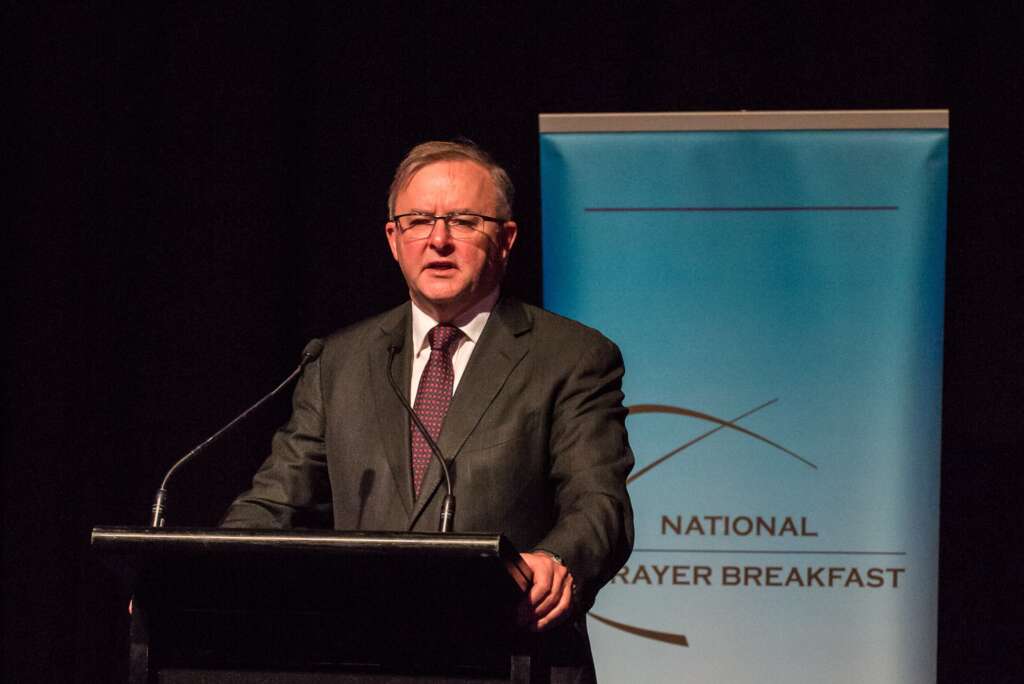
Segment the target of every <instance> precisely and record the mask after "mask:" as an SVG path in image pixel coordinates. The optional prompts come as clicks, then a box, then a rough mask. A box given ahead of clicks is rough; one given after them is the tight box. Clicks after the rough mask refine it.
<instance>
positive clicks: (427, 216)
mask: <svg viewBox="0 0 1024 684" xmlns="http://www.w3.org/2000/svg"><path fill="white" fill-rule="evenodd" d="M406 216H418V217H419V218H424V219H431V222H430V224H431V232H432V231H433V229H434V227H436V226H437V222H438V220H441V221H443V222H444V225H445V227H446V228H448V230H451V225H450V224H449V221H451V220H452V219H453V218H455V217H456V216H473V217H475V218H478V219H483V220H484V221H485V222H487V221H490V222H491V223H497V224H499V225H504V224H505V223H508V221H509V219H503V218H498V217H497V216H488V215H486V214H478V213H477V212H475V211H453V212H450V213H448V214H441V215H437V214H425V213H422V212H418V211H409V212H406V213H404V214H397V215H395V216H392V217H391V219H390V220H391V221H392V222H394V224H395V225H396V226H398V232H399V233H401V234H402V235H405V234H406V232H407V231H409V230H412V227H411V226H410V227H409V228H403V227H402V222H401V221H399V219H402V218H405V217H406ZM471 230H473V231H475V232H477V233H482V234H483V235H487V233H484V232H483V231H482V230H477V229H476V228H471ZM428 235H429V233H428ZM488 237H490V236H488Z"/></svg>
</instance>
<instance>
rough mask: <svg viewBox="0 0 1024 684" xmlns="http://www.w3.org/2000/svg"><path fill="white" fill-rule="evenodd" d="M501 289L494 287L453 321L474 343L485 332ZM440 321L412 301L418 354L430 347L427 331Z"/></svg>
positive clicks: (415, 351) (413, 331)
mask: <svg viewBox="0 0 1024 684" xmlns="http://www.w3.org/2000/svg"><path fill="white" fill-rule="evenodd" d="M500 290H501V288H498V287H496V288H494V290H493V291H492V292H491V293H490V294H489V295H487V296H486V297H484V298H483V299H481V300H480V301H479V302H477V303H476V305H474V306H473V307H472V308H470V309H469V310H467V311H465V312H464V313H463V314H462V315H460V316H459V317H458V318H457V319H455V320H454V321H452V323H453V325H455V327H457V328H458V329H459V330H461V331H462V334H463V335H465V336H466V339H467V340H469V341H470V342H472V343H473V344H476V341H477V340H478V339H480V334H481V333H483V331H484V326H485V325H487V319H488V318H490V316H491V311H492V310H493V309H494V305H495V304H496V303H497V302H498V295H499V294H500ZM438 323H439V321H436V320H434V318H433V317H431V316H430V314H428V313H426V312H425V311H423V310H422V309H420V308H419V307H418V306H416V302H415V301H414V302H412V339H413V341H414V342H415V346H414V347H413V352H414V353H415V354H416V355H419V353H420V352H421V351H422V350H423V349H424V348H429V347H430V342H428V341H427V333H429V332H430V329H431V328H433V327H434V326H435V325H437V324H438Z"/></svg>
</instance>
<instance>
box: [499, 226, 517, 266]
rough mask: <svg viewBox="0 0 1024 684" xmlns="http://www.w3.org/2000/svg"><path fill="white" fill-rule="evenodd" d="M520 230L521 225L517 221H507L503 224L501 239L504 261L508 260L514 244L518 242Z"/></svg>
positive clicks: (500, 244) (502, 258)
mask: <svg viewBox="0 0 1024 684" xmlns="http://www.w3.org/2000/svg"><path fill="white" fill-rule="evenodd" d="M518 232H519V226H517V225H516V222H515V221H505V223H504V225H502V227H501V235H500V240H499V246H500V252H501V260H502V261H507V260H508V255H509V253H510V252H511V251H512V245H514V244H515V243H516V235H517V234H518Z"/></svg>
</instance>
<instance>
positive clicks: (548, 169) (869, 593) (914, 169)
mask: <svg viewBox="0 0 1024 684" xmlns="http://www.w3.org/2000/svg"><path fill="white" fill-rule="evenodd" d="M540 121H541V135H540V146H541V176H542V201H543V227H544V239H543V249H544V299H545V306H546V307H547V308H548V309H551V310H553V311H555V312H558V313H561V314H564V315H566V316H571V317H572V318H576V319H578V320H580V321H582V322H584V323H586V324H587V325H591V326H593V327H595V328H598V329H599V330H601V331H602V332H604V333H605V334H606V335H607V336H608V337H610V338H611V339H612V340H614V341H615V342H617V343H618V344H619V346H620V347H621V348H622V351H623V355H624V357H625V362H626V378H625V387H624V391H625V394H626V404H627V405H628V406H629V409H630V415H629V417H628V419H627V427H628V429H629V435H630V441H631V443H632V445H633V449H634V452H635V454H636V457H637V465H636V468H635V470H634V472H633V473H632V476H631V479H630V481H629V492H630V494H631V496H632V498H633V503H634V507H635V509H636V547H635V549H634V551H633V554H632V557H631V558H630V559H629V561H628V564H627V566H626V567H625V568H624V569H623V570H622V572H621V573H619V575H618V576H617V577H616V578H615V579H614V581H613V582H612V583H610V584H609V585H608V586H607V587H606V588H605V589H604V590H603V591H602V593H601V594H600V596H599V597H598V602H597V604H596V605H595V606H594V608H593V609H592V611H591V614H590V618H589V621H588V622H589V629H590V634H591V640H592V643H593V647H594V652H595V657H596V659H597V663H598V675H599V677H600V678H601V679H602V680H603V681H607V682H629V681H632V682H673V683H675V682H730V683H731V684H736V683H740V682H794V683H799V682H807V683H811V682H814V683H818V682H830V683H833V684H834V683H837V682H857V683H860V682H874V683H881V682H894V683H895V682H899V683H900V684H906V683H908V682H934V681H935V677H936V630H937V622H936V617H937V593H938V591H937V575H938V539H939V535H938V529H939V447H940V444H939V439H940V420H941V416H940V407H941V390H942V386H941V381H942V323H943V320H942V314H943V275H944V261H945V235H946V232H945V231H946V182H947V181H946V179H947V163H948V162H947V143H948V130H947V129H948V114H947V113H946V112H945V111H921V112H833V113H826V112H821V113H818V112H792V113H785V112H778V113H756V112H755V113H736V114H646V115H645V114H638V115H628V114H626V115H542V116H541V119H540Z"/></svg>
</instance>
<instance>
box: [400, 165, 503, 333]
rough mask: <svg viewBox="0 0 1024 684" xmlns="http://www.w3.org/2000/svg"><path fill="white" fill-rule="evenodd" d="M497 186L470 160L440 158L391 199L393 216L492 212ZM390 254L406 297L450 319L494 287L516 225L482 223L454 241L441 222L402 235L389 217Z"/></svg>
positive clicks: (437, 314)
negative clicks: (422, 234)
mask: <svg viewBox="0 0 1024 684" xmlns="http://www.w3.org/2000/svg"><path fill="white" fill-rule="evenodd" d="M496 200H497V190H496V189H495V187H494V183H493V182H492V181H491V176H490V174H489V173H488V172H487V170H486V169H484V168H483V167H482V166H480V165H479V164H477V163H475V162H472V161H468V160H466V161H463V160H458V161H441V162H435V163H433V164H429V165H427V166H424V167H423V168H421V169H420V170H419V171H417V172H416V173H415V174H414V175H413V177H412V178H411V179H410V180H409V183H408V184H407V185H406V186H405V188H403V189H402V190H401V191H400V192H399V193H398V195H397V197H396V198H395V207H394V213H395V215H396V216H398V215H399V214H405V213H409V212H417V213H424V214H431V215H436V216H442V215H444V214H450V213H457V212H471V213H477V214H484V215H487V216H495V215H496V214H495V212H496ZM385 230H386V232H387V236H388V244H389V245H390V246H391V254H392V256H394V257H395V261H397V262H398V265H399V266H400V267H401V269H402V275H403V276H405V282H406V283H407V284H408V285H409V296H410V297H412V299H413V301H415V302H416V304H417V305H419V307H420V308H421V309H423V310H424V311H426V312H427V313H429V314H431V315H432V316H434V318H436V319H437V320H439V321H451V320H452V319H454V318H455V317H457V316H458V315H459V314H461V313H462V312H464V311H466V310H467V309H469V308H470V307H472V306H473V305H474V304H476V303H477V302H479V301H480V300H481V299H483V298H484V297H486V296H487V295H488V294H490V293H491V291H492V290H493V289H494V288H495V287H497V285H498V283H499V282H500V280H501V276H502V273H503V272H504V266H505V262H506V260H507V259H508V255H509V251H510V250H511V249H512V244H513V243H514V242H515V238H516V224H515V223H514V222H512V221H506V222H505V223H504V224H502V225H499V224H497V223H494V222H490V221H489V222H487V223H485V224H484V225H483V231H484V232H482V233H475V234H473V235H472V236H471V237H469V238H464V239H455V238H453V237H452V235H451V233H450V231H449V230H448V228H447V226H446V225H445V224H444V223H443V222H442V221H437V222H436V223H435V224H434V229H433V231H432V232H431V233H430V235H429V236H428V237H426V238H420V239H408V238H407V237H405V236H403V235H402V233H401V231H400V230H399V228H398V226H397V225H396V224H395V223H394V222H392V221H389V222H388V223H387V224H386V226H385Z"/></svg>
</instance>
